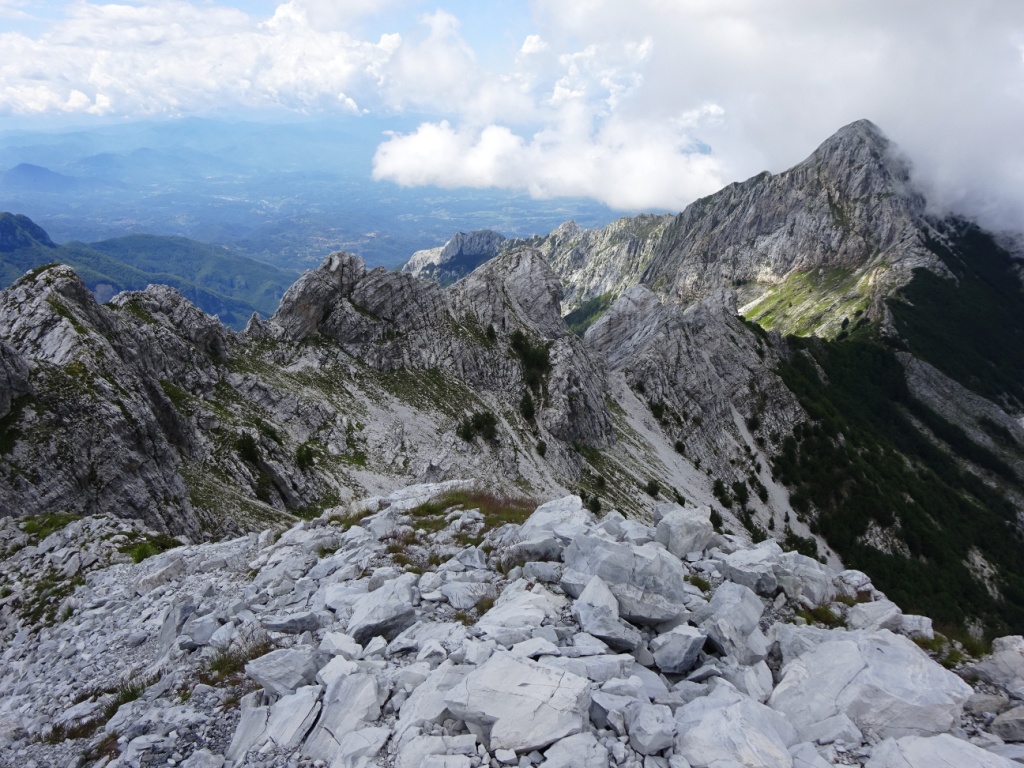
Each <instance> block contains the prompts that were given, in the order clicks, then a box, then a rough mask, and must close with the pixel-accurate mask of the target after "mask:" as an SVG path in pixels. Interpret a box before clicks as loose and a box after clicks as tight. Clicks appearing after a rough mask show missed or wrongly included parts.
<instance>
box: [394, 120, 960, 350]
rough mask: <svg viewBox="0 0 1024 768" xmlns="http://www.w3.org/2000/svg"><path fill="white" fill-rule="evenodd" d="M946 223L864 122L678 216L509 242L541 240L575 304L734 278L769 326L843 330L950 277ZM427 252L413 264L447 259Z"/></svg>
mask: <svg viewBox="0 0 1024 768" xmlns="http://www.w3.org/2000/svg"><path fill="white" fill-rule="evenodd" d="M941 231H942V228H941V227H938V228H937V227H936V222H933V221H931V220H930V219H929V218H928V216H927V215H926V210H925V199H924V197H923V196H922V195H921V194H920V193H919V192H918V191H917V190H916V189H915V187H914V186H913V184H912V182H911V179H910V169H909V166H908V165H907V163H906V162H905V161H904V160H903V159H902V157H901V156H900V154H899V152H898V150H897V148H896V147H894V146H893V145H892V144H891V142H890V141H889V140H888V139H887V138H886V137H885V136H884V135H883V133H882V132H881V131H880V130H879V128H878V127H877V126H876V125H874V124H873V123H871V122H870V121H868V120H859V121H857V122H854V123H851V124H850V125H847V126H845V127H843V128H841V129H840V130H839V131H837V132H836V133H835V134H834V135H833V136H831V137H830V138H829V139H828V140H826V141H825V142H824V143H823V144H822V145H821V146H820V147H818V149H816V150H815V151H814V153H812V154H811V156H810V157H808V158H807V159H806V160H804V161H803V162H802V163H799V164H798V165H796V166H794V167H793V168H791V169H789V170H787V171H784V172H782V173H779V174H775V175H773V174H771V173H768V172H764V173H761V174H758V175H757V176H755V177H753V178H751V179H748V180H746V181H743V182H738V183H734V184H730V185H728V186H727V187H725V188H724V189H722V190H721V191H719V192H716V193H714V194H712V195H709V196H708V197H705V198H702V199H700V200H697V201H695V202H694V203H692V204H691V205H689V206H688V207H687V208H686V209H685V210H684V211H683V212H682V213H680V214H678V215H676V216H671V215H653V214H641V215H639V216H636V217H632V218H623V219H620V220H618V221H616V222H613V223H612V224H610V225H608V226H607V227H604V228H602V229H594V230H583V229H581V228H580V227H578V226H577V225H576V224H575V223H573V222H567V223H566V224H563V225H562V226H561V227H558V228H557V229H555V230H554V231H553V232H551V233H550V234H549V235H547V236H544V237H533V238H528V239H513V240H507V241H504V242H502V244H501V247H502V248H504V249H511V248H516V247H521V246H524V245H525V246H529V247H533V248H537V249H538V250H539V251H540V252H541V253H542V254H543V255H544V257H545V258H546V259H547V260H548V261H549V263H550V264H551V266H552V268H553V269H554V270H555V272H556V273H557V274H558V276H559V278H560V279H561V280H562V283H563V285H564V286H565V306H566V309H567V310H575V309H577V308H579V307H581V306H585V305H587V303H588V302H594V301H597V300H603V301H604V303H605V304H606V305H607V304H609V303H610V301H611V300H613V299H615V298H617V297H618V296H620V295H622V293H623V292H624V291H625V290H626V289H627V288H628V287H630V286H632V285H637V284H641V285H644V286H646V287H648V288H649V289H651V290H653V291H654V292H656V293H657V294H659V295H660V296H662V297H663V298H667V299H670V300H672V301H681V302H684V303H686V302H690V301H694V300H698V299H700V298H703V297H706V296H709V295H711V294H713V293H715V292H716V291H719V290H721V289H723V288H729V289H736V290H738V292H739V297H740V301H739V303H740V305H741V307H742V312H743V314H744V316H746V317H747V318H749V319H752V320H756V321H757V322H759V323H760V324H761V325H762V326H764V327H765V328H769V329H777V330H779V331H780V332H782V333H796V334H799V335H815V336H820V337H826V338H833V337H835V336H837V335H838V334H839V333H840V332H841V331H842V330H844V328H845V326H842V321H843V320H844V318H847V319H849V321H850V322H854V321H856V320H857V319H859V318H861V317H864V318H867V319H868V320H870V321H874V322H876V323H878V324H880V325H881V326H882V327H883V328H884V329H886V330H887V331H889V332H891V331H892V327H891V317H890V316H889V313H888V310H887V307H886V305H885V299H888V298H890V297H891V296H893V295H894V294H895V293H896V292H897V291H898V290H899V288H901V287H902V286H904V285H906V284H907V283H908V282H910V280H911V279H912V277H913V272H914V270H915V269H922V268H923V269H929V270H932V271H934V272H936V273H938V274H943V275H946V274H948V270H947V269H946V268H945V267H944V265H943V263H942V261H941V260H940V259H939V258H937V257H936V256H935V254H934V253H932V252H931V251H930V250H929V249H928V248H927V247H925V244H924V239H925V238H929V237H931V238H938V239H940V240H941V239H942V235H941ZM474 234H475V235H477V236H482V235H483V233H474ZM491 235H494V233H491ZM452 243H455V240H453V241H452ZM423 254H424V255H419V256H418V257H417V260H416V263H415V264H414V263H413V262H412V261H410V263H409V265H408V269H409V270H411V271H414V270H418V269H421V267H420V266H419V265H420V262H421V261H423V262H424V263H426V262H430V263H432V264H434V263H442V262H441V261H439V259H441V256H440V255H431V256H427V255H425V254H426V252H423ZM457 266H458V265H457V262H454V261H452V262H450V263H449V265H448V267H447V269H448V270H449V272H451V271H453V270H455V269H456V268H457ZM474 266H475V265H474ZM466 271H468V270H465V269H464V270H463V272H462V274H466ZM450 278H451V275H450V276H449V279H450Z"/></svg>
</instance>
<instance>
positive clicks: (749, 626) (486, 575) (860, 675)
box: [0, 482, 1024, 768]
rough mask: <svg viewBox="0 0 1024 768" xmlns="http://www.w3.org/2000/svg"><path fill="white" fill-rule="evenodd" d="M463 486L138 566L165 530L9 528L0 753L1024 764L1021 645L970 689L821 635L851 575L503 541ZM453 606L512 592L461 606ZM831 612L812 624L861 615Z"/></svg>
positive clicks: (403, 493) (912, 653)
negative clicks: (38, 578) (1011, 691)
mask: <svg viewBox="0 0 1024 768" xmlns="http://www.w3.org/2000/svg"><path fill="white" fill-rule="evenodd" d="M468 485H469V484H467V483H464V482H462V483H447V484H443V485H431V486H415V487H411V488H406V489H402V490H400V491H397V492H395V493H392V494H389V495H387V496H384V497H378V498H373V499H366V500H361V501H359V502H356V503H353V504H351V505H346V506H343V507H338V508H336V509H331V510H329V511H328V512H326V513H325V514H324V515H322V516H320V517H317V518H315V519H312V520H309V521H304V522H301V523H298V524H297V525H294V526H292V527H291V528H289V529H287V530H285V531H283V532H281V531H278V532H274V531H272V530H267V531H264V532H263V533H261V534H255V533H254V534H250V535H248V536H243V537H241V538H237V539H233V540H230V541H224V542H220V543H215V544H199V545H190V546H175V544H176V543H175V542H170V546H171V547H172V548H171V549H167V550H166V551H163V552H162V553H160V554H155V555H152V556H150V557H148V558H145V559H143V560H142V561H141V562H139V563H132V562H131V557H130V552H132V551H134V550H132V549H131V547H132V546H133V545H136V546H137V545H139V544H141V543H143V542H149V541H153V540H155V539H153V532H151V531H145V530H143V529H140V528H139V527H138V526H137V525H132V524H130V523H127V522H125V521H114V520H109V519H105V518H84V519H81V520H75V521H72V522H70V523H68V522H67V521H64V523H63V524H64V526H65V527H63V528H61V527H60V524H58V525H57V526H56V527H55V529H54V530H52V531H50V532H46V533H45V534H44V535H43V536H42V538H39V537H36V538H32V539H31V540H30V537H31V536H32V535H33V534H30V533H29V532H28V530H24V531H23V530H22V529H21V527H20V526H19V525H18V524H16V523H15V522H14V521H12V520H10V519H9V518H8V519H5V520H2V521H0V544H3V545H4V546H7V547H8V548H10V547H11V545H12V544H13V545H14V546H15V549H14V550H13V551H11V552H10V554H9V555H8V557H7V558H6V559H5V560H3V561H0V575H2V577H3V580H4V583H5V584H7V585H10V589H9V590H8V594H7V595H6V596H5V597H3V598H0V640H2V642H3V651H2V652H0V659H2V662H3V663H2V664H0V754H17V755H18V758H19V759H20V760H22V761H24V762H26V764H31V763H32V762H33V761H34V762H35V763H36V764H38V765H65V764H68V763H69V761H70V760H71V759H72V757H75V758H76V759H77V756H78V755H80V754H82V753H83V752H84V753H85V754H86V755H87V756H89V757H87V758H86V759H85V760H84V761H82V762H81V764H83V765H96V766H99V765H106V766H108V767H109V768H119V767H121V766H135V765H156V764H168V762H169V761H172V762H174V763H175V764H181V765H188V766H206V765H216V766H222V767H223V766H236V767H239V766H244V765H250V764H260V765H267V766H284V765H311V766H313V765H316V764H317V761H320V763H321V764H323V765H336V766H337V765H342V766H349V765H352V766H357V765H358V766H371V765H395V766H410V767H412V766H431V765H441V766H446V765H458V766H465V767H466V768H480V767H481V766H493V765H515V764H520V765H526V764H529V765H540V766H548V767H549V768H550V767H551V766H565V767H566V768H568V767H569V766H605V767H606V768H607V766H611V765H613V764H614V765H621V766H639V765H659V766H660V765H668V766H673V765H692V766H718V765H743V766H762V767H763V768H778V767H779V766H782V767H783V768H795V767H800V768H805V767H807V766H811V767H813V768H819V766H825V765H832V764H844V765H866V766H878V767H879V768H889V767H890V766H893V768H905V767H906V766H922V768H923V766H930V765H935V764H940V763H944V762H948V761H949V760H955V761H956V762H957V764H958V765H961V764H962V765H984V766H993V768H995V767H996V766H1008V765H1011V764H1015V763H1011V762H1010V761H1009V759H1007V757H1005V756H1003V755H1004V754H1007V753H1012V751H1013V750H1015V749H1017V739H1019V738H1024V736H1020V735H1018V733H1019V731H1018V730H1014V729H1013V728H1011V727H1010V726H1009V725H1007V726H1005V727H1003V726H1001V724H1002V723H1004V722H1005V723H1009V722H1010V721H1011V720H1012V719H1013V718H1012V715H1013V714H1014V713H1016V712H1019V711H1020V710H1019V709H1006V708H1007V705H1008V702H1009V697H1008V696H1007V695H1006V693H1005V691H1004V689H1003V688H1002V687H1001V683H997V682H992V681H995V680H1016V679H1017V671H1019V670H1018V668H1019V667H1020V664H1019V661H1020V654H1019V645H1020V642H1019V640H1020V638H1008V639H1006V640H1005V641H1002V642H1000V643H997V654H1003V656H1000V657H998V658H996V657H993V659H992V660H990V661H985V662H982V664H979V665H977V667H976V669H978V670H979V674H984V675H985V678H986V680H987V681H989V682H986V683H979V686H981V687H980V690H979V692H977V693H974V692H973V691H972V690H971V688H970V686H968V685H967V684H966V683H965V682H964V681H963V680H961V679H960V678H959V677H958V676H957V675H955V674H953V673H952V672H949V671H947V670H945V669H943V667H942V666H940V665H939V664H938V663H937V662H936V661H934V660H932V659H931V658H929V655H928V654H926V653H925V652H924V651H923V650H921V649H920V648H919V647H918V646H917V645H915V644H914V643H912V642H911V641H910V640H908V639H907V638H906V637H904V636H902V635H901V634H898V633H894V632H890V631H889V630H884V629H883V630H856V631H850V630H846V629H844V628H827V627H823V626H808V625H807V623H806V619H805V618H804V616H806V614H805V613H804V610H805V608H806V606H807V605H808V604H809V603H808V602H807V600H808V598H807V596H808V595H810V594H814V593H816V591H818V588H817V586H816V585H815V583H814V582H813V580H814V579H816V578H817V575H816V574H818V573H820V574H823V575H825V577H826V578H827V579H828V581H829V583H831V584H833V587H834V588H833V589H832V591H831V594H832V595H835V594H837V592H838V591H840V590H841V589H846V588H847V587H848V585H849V584H850V583H853V582H856V583H857V584H858V585H859V586H860V587H861V588H862V594H863V595H865V599H867V600H870V598H871V597H872V596H873V597H876V598H878V600H880V601H881V600H884V595H882V594H881V593H878V592H877V590H875V589H873V587H872V586H871V584H870V581H868V580H867V579H866V577H863V574H860V575H859V576H857V575H856V574H853V573H850V572H846V573H836V572H835V571H831V570H830V569H828V568H827V567H826V566H820V571H815V573H814V574H812V573H811V571H808V570H807V569H806V568H804V569H802V570H801V567H799V566H801V564H800V563H798V562H794V561H791V560H789V559H787V557H786V556H784V555H782V554H781V553H779V552H777V550H776V549H772V548H771V547H767V548H766V547H759V548H755V549H750V548H749V547H747V546H745V545H743V544H742V542H740V541H739V540H738V539H736V538H735V537H731V536H717V537H715V538H713V539H708V540H706V541H700V540H698V539H694V540H693V543H692V546H693V547H694V549H693V550H692V551H690V552H688V553H687V554H686V555H685V556H684V557H682V558H680V557H679V556H677V555H675V554H673V553H671V552H669V551H668V550H667V549H665V548H664V547H662V546H661V545H660V544H657V543H652V542H653V540H654V538H655V536H656V530H655V528H654V527H653V526H644V525H643V524H640V523H637V524H636V526H634V527H633V528H629V529H627V528H623V527H622V526H618V527H616V526H612V525H608V524H607V522H606V521H598V520H596V519H595V518H593V517H592V516H590V515H588V514H587V513H586V512H584V511H583V510H582V509H581V506H580V502H579V499H578V497H567V498H563V499H558V500H555V501H553V502H550V503H548V504H545V505H543V506H542V507H540V508H538V509H537V510H536V511H534V512H533V513H532V514H531V515H530V516H529V517H528V518H527V519H526V520H525V521H524V519H523V518H524V517H526V515H527V514H529V510H526V511H525V512H523V513H521V514H520V516H518V517H516V518H514V519H515V520H516V521H517V522H511V523H510V522H508V521H509V520H510V517H509V513H508V512H507V511H506V512H502V511H495V510H492V509H491V508H490V507H482V508H480V509H477V508H476V506H475V504H474V502H473V499H474V497H473V495H472V491H468V492H467V490H466V489H467V487H468ZM469 487H471V486H469ZM453 490H458V491H459V493H460V496H459V497H458V499H459V503H452V497H451V496H450V495H449V494H451V492H452V491H453ZM467 494H468V495H467ZM478 498H486V495H484V496H481V497H478ZM681 512H682V513H683V514H689V513H691V512H692V513H693V514H696V515H697V516H698V517H699V516H700V513H699V512H697V511H696V510H681ZM679 513H680V510H674V511H673V514H676V515H678V514H679ZM491 514H494V515H495V516H494V517H491V516H490V515H491ZM665 519H668V516H666V518H665ZM641 534H643V535H641ZM545 535H547V536H549V537H550V541H551V548H550V549H549V556H550V557H551V559H550V560H547V561H538V560H531V559H528V558H527V559H526V560H522V559H519V560H513V561H509V560H508V553H509V551H510V546H511V544H512V543H513V542H516V541H535V540H537V539H538V537H543V536H545ZM466 536H468V537H472V539H473V541H474V542H475V541H479V542H481V543H482V544H483V545H484V546H480V547H478V546H476V544H475V543H470V544H468V545H467V544H466V543H465V542H466V540H465V539H464V538H463V537H466ZM640 538H643V539H646V541H647V543H643V544H637V543H635V541H634V540H636V539H640ZM595 541H602V542H604V545H603V547H601V548H597V547H595V546H593V542H595ZM19 542H20V544H21V546H20V548H18V547H17V545H18V543H19ZM397 542H404V544H403V546H402V547H396V546H394V545H395V544H396V543H397ZM586 542H590V543H586ZM164 546H166V545H164ZM599 551H600V552H604V553H606V554H605V555H602V556H601V557H597V556H594V555H593V553H597V552H599ZM584 552H589V553H591V555H586V556H585V557H584V556H583V553H584ZM83 555H87V556H88V558H89V559H88V561H87V560H86V559H85V557H83ZM755 555H757V556H755ZM730 559H731V560H732V561H735V562H741V561H742V562H748V561H749V562H753V561H755V560H757V561H770V562H771V563H772V565H773V568H774V572H775V574H776V578H777V580H778V581H779V583H785V584H787V585H789V587H788V588H787V591H786V592H780V593H779V594H778V595H777V596H776V595H773V594H767V595H765V596H758V595H757V594H755V592H754V591H752V590H751V589H749V588H748V587H746V586H743V585H742V584H738V583H736V582H733V581H730V580H729V576H728V573H729V571H728V570H727V569H726V568H725V567H724V566H725V564H726V563H727V562H729V561H730ZM584 562H586V563H588V564H589V565H588V566H587V570H595V569H596V570H600V571H601V572H602V573H605V574H609V575H610V573H611V570H613V569H619V570H623V569H625V570H629V572H630V575H629V578H630V579H631V581H630V582H626V583H624V582H620V581H614V582H611V583H610V584H609V585H606V586H603V587H602V584H604V581H603V579H601V578H599V577H598V576H593V577H591V579H590V581H589V582H588V585H587V586H586V588H585V589H583V590H582V591H581V592H580V593H579V596H578V597H576V598H573V594H574V593H575V592H576V591H577V590H576V589H575V587H574V586H573V585H575V584H577V583H578V581H577V579H576V577H575V576H573V575H571V574H572V573H573V572H581V564H582V563H584ZM513 563H514V564H513ZM510 566H511V567H510ZM41 571H46V572H47V573H49V574H50V575H49V576H48V581H47V587H46V588H45V589H40V588H39V587H38V586H37V585H36V584H35V583H34V574H38V573H39V572H41ZM560 572H561V573H562V575H561V577H560V576H559V573H560ZM679 575H682V577H684V578H690V579H693V582H694V583H689V582H685V581H684V582H681V583H680V580H679V578H677V576H679ZM698 575H699V576H700V577H701V578H703V579H707V582H706V583H705V585H704V586H698V585H697V578H696V577H697V576H698ZM805 577H809V578H812V582H809V583H806V584H804V583H803V580H804V578H805ZM560 581H561V584H562V585H564V586H565V587H566V588H565V589H563V586H561V585H560V583H559V582H560ZM630 584H631V585H632V587H633V588H635V590H636V591H635V592H630V591H628V590H627V591H624V592H623V591H620V592H619V593H618V594H616V593H615V588H619V587H628V586H630ZM456 587H459V588H466V587H482V588H484V589H483V590H482V592H481V594H490V595H495V596H497V599H496V600H495V599H493V598H488V599H486V600H483V599H481V600H480V601H479V602H477V603H476V604H470V605H465V606H464V607H459V606H460V603H459V602H458V598H457V597H456V596H457V595H460V594H462V592H463V590H462V589H455V588H456ZM609 589H611V590H612V591H609ZM822 594H825V593H822ZM450 596H451V597H450ZM797 596H801V597H797ZM824 599H825V600H826V602H823V603H822V604H821V605H820V606H814V607H815V608H819V607H821V608H827V609H828V610H829V611H832V612H834V613H835V615H836V616H837V617H840V618H842V617H843V616H850V615H851V614H852V611H853V610H854V607H851V606H848V605H847V604H846V603H843V602H834V601H831V600H830V598H828V597H827V596H826V597H825V598H824ZM492 601H493V604H492ZM871 604H872V603H871V602H867V603H862V604H861V605H862V606H866V605H871ZM638 605H642V606H645V607H644V608H643V610H638V609H637V606H638ZM652 607H653V608H656V613H657V614H658V616H666V615H671V617H672V618H671V620H668V621H665V622H663V623H659V621H660V619H658V618H656V617H655V615H654V614H653V613H651V611H650V610H649V609H650V608H652ZM595 610H596V611H597V612H596V613H595ZM641 614H643V615H642V616H641ZM631 617H637V618H636V620H637V621H642V623H640V624H633V623H632V621H631V620H630V618H631ZM902 618H903V619H906V620H907V621H903V620H901V621H899V622H897V625H899V626H902V625H904V624H906V625H908V626H909V625H913V624H915V622H914V621H911V619H913V618H914V617H909V616H907V617H902ZM595 620H596V622H597V623H596V624H591V622H593V621H595ZM589 626H595V627H599V628H601V629H602V631H604V630H610V631H609V632H608V639H609V640H613V641H615V640H623V641H625V640H627V639H628V644H630V645H632V646H633V647H632V649H631V650H630V651H629V652H623V650H624V649H623V648H622V647H621V646H620V647H616V646H611V647H610V646H609V644H606V643H605V642H603V641H602V639H600V638H598V637H596V636H594V635H593V634H590V633H588V632H587V631H586V630H587V628H588V627H589ZM101 638H102V639H101ZM1006 654H1015V655H1014V657H1013V659H1010V658H1009V657H1008V656H1006ZM986 665H987V666H986ZM986 670H989V671H986ZM993 709H994V710H999V711H1000V712H1001V714H1000V715H999V717H998V718H996V719H995V720H993V716H994V715H995V714H996V713H995V712H994V711H989V710H993ZM990 723H991V724H992V725H991V729H990V728H989V724H990ZM997 726H1000V727H1001V728H1002V730H1001V731H1000V733H1002V734H1004V737H1002V738H1001V737H1000V736H998V735H996V734H995V733H994V732H993V731H995V730H996V728H997ZM1004 738H1006V739H1010V741H1009V742H1005V743H1004Z"/></svg>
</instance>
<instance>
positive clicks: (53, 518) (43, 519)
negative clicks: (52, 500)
mask: <svg viewBox="0 0 1024 768" xmlns="http://www.w3.org/2000/svg"><path fill="white" fill-rule="evenodd" d="M81 519H82V518H81V517H80V516H79V515H69V514H65V513H61V512H50V513H47V514H44V515H37V516H35V517H29V518H26V519H25V521H24V522H23V523H22V525H21V529H22V530H23V531H24V532H25V533H27V534H28V535H29V536H30V537H31V538H32V541H33V542H39V541H42V540H43V539H45V538H46V537H47V536H49V535H50V534H51V533H54V532H55V531H59V530H62V529H64V528H66V527H67V526H68V525H70V524H71V523H73V522H74V521H75V520H81Z"/></svg>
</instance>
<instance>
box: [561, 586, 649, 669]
mask: <svg viewBox="0 0 1024 768" xmlns="http://www.w3.org/2000/svg"><path fill="white" fill-rule="evenodd" d="M572 610H573V615H575V616H576V618H577V619H578V620H579V622H580V627H582V628H583V630H584V631H585V632H589V633H590V634H591V635H593V636H594V637H597V638H600V639H601V640H604V641H605V642H606V643H608V645H609V646H610V647H612V648H615V649H616V650H620V651H622V650H625V651H631V650H634V649H635V648H637V647H639V646H640V644H641V643H642V642H643V638H642V637H641V635H640V633H639V632H638V631H637V630H636V629H635V628H633V627H631V626H630V625H629V624H627V623H625V622H624V621H622V620H621V619H620V618H619V604H618V601H617V600H616V599H615V595H613V594H612V591H611V590H610V589H609V588H608V585H607V584H605V583H604V582H603V581H602V580H601V577H600V576H595V577H594V578H592V579H591V580H590V581H589V582H588V583H587V586H586V588H584V590H583V591H582V592H581V593H580V596H579V597H578V598H577V599H576V602H575V603H573V609H572Z"/></svg>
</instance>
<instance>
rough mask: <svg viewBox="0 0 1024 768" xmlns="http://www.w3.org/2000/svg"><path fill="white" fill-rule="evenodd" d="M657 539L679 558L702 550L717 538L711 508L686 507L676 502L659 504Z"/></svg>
mask: <svg viewBox="0 0 1024 768" xmlns="http://www.w3.org/2000/svg"><path fill="white" fill-rule="evenodd" d="M657 515H660V518H661V519H660V521H659V522H658V523H657V531H656V534H655V541H657V542H659V543H660V544H663V545H664V546H665V548H666V549H667V550H668V551H669V552H671V553H672V554H673V555H675V556H676V557H678V558H683V557H685V556H686V555H687V554H688V553H690V552H702V551H703V550H705V549H706V548H707V547H708V545H710V544H711V542H712V541H713V540H714V538H715V528H714V526H713V525H712V524H711V508H710V507H699V508H697V509H685V508H683V507H680V506H678V505H675V504H671V505H666V504H659V505H658V508H657Z"/></svg>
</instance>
